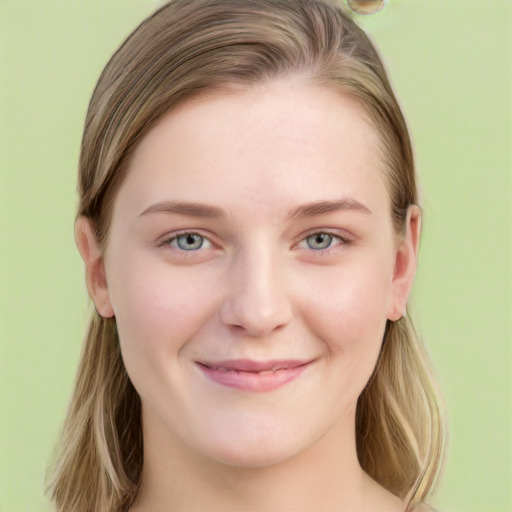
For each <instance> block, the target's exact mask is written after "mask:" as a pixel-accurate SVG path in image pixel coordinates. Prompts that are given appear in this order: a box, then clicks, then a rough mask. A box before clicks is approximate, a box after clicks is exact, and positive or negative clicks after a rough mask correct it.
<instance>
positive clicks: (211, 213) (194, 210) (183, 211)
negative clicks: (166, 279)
mask: <svg viewBox="0 0 512 512" xmlns="http://www.w3.org/2000/svg"><path fill="white" fill-rule="evenodd" d="M336 211H356V212H361V213H366V214H371V213H372V212H371V211H370V209H369V208H367V207H366V206H365V205H364V204H362V203H360V202H359V201H356V200H355V199H351V198H344V199H338V200H334V201H315V202H313V203H308V204H304V205H301V206H299V207H297V208H294V209H293V210H291V211H290V212H289V213H288V215H287V216H286V218H287V220H293V219H302V218H308V217H315V216H317V215H324V214H326V213H331V212H336ZM154 213H164V214H178V215H187V216H189V217H202V218H209V219H220V218H225V217H226V216H227V215H226V212H225V211H224V210H223V209H222V208H219V207H218V206H211V205H206V204H203V203H190V202H181V201H163V202H161V203H156V204H154V205H151V206H149V207H148V208H146V209H145V210H144V211H143V212H142V213H141V214H140V215H139V217H142V216H144V215H150V214H154Z"/></svg>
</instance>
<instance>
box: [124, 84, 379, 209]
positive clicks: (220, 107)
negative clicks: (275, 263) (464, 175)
mask: <svg viewBox="0 0 512 512" xmlns="http://www.w3.org/2000/svg"><path fill="white" fill-rule="evenodd" d="M380 155H381V151H380V147H379V141H378V137H377V135H376V133H375V131H374V129H373V128H372V127H371V126H370V125H369V124H368V122H367V121H366V119H365V116H364V113H363V111H362V109H361V107H360V106H359V105H358V104H357V102H355V101H354V100H352V99H351V98H350V97H348V96H346V95H343V94H341V93H339V92H337V91H333V90H330V89H327V88H323V87H320V86H315V85H305V84H301V83H297V82H293V81H281V82H272V83H267V84H262V85H258V86H253V87H248V88H230V89H227V90H222V91H216V92H215V93H213V94H207V95H203V96H200V97H198V98H194V99H192V100H189V101H187V102H185V103H183V104H182V105H181V106H179V107H178V108H177V109H175V110H173V111H172V112H170V113H169V114H167V115H166V116H164V118H163V119H162V120H161V121H160V122H159V123H158V124H157V125H156V126H155V127H154V128H152V129H151V130H150V131H149V133H148V134H147V135H146V136H145V138H144V139H143V140H142V141H141V143H140V144H139V146H138V147H137V149H136V151H135V154H134V157H133V159H132V162H131V165H130V169H129V171H128V176H127V178H126V180H125V183H124V184H123V185H122V186H121V189H120V191H119V194H118V195H120V196H123V195H127V194H128V193H131V196H133V197H132V199H133V200H134V201H132V203H134V204H135V203H136V207H137V208H139V209H143V208H144V207H147V203H150V202H154V201H157V200H167V199H179V200H181V201H197V200H198V199H201V197H200V196H201V195H202V196H203V199H204V200H206V199H209V200H216V199H218V200H219V201H221V202H223V203H226V202H229V201H230V200H231V203H232V204H233V205H235V203H237V201H239V200H240V199H242V200H243V199H244V198H245V199H247V200H250V201H253V202H254V201H259V202H260V204H261V206H262V207H264V206H265V207H266V208H269V209H271V210H272V209H274V210H275V208H273V207H274V206H276V205H283V206H289V207H293V206H295V203H301V202H311V201H315V200H323V199H326V198H328V197H326V196H336V197H340V196H346V195H347V194H350V195H354V194H356V195H358V196H360V197H361V198H364V197H365V196H372V195H376V194H377V195H379V196H383V197H380V200H383V201H384V202H386V201H387V192H386V190H385V185H384V175H383V174H384V173H383V170H382V169H383V165H382V163H381V156H380ZM177 195H179V197H178V198H176V197H174V196H177ZM168 196H173V197H168ZM374 199H375V198H374ZM116 202H122V198H121V197H119V198H118V199H116Z"/></svg>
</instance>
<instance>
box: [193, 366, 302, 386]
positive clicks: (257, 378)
mask: <svg viewBox="0 0 512 512" xmlns="http://www.w3.org/2000/svg"><path fill="white" fill-rule="evenodd" d="M310 363H311V361H298V360H275V361H252V360H250V359H237V360H229V361H215V362H212V363H199V362H198V363H197V364H198V366H199V368H200V369H201V371H202V372H203V373H204V374H205V375H206V376H207V377H208V378H209V379H211V380H213V381H214V382H217V383H218V384H222V385H223V386H227V387H231V388H236V389H241V390H245V391H272V390H274V389H277V388H280V387H281V386H284V385H285V384H287V383H288V382H290V381H292V380H293V379H295V378H296V377H298V376H299V375H300V374H301V373H302V372H303V371H304V370H305V369H306V367H307V366H309V364H310Z"/></svg>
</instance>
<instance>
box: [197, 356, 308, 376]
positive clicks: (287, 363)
mask: <svg viewBox="0 0 512 512" xmlns="http://www.w3.org/2000/svg"><path fill="white" fill-rule="evenodd" d="M310 362H311V361H310V360H306V361H304V360H299V359H272V360H268V361H253V360H251V359H229V360H224V361H208V362H199V364H202V365H203V366H207V367H208V368H211V369H212V370H226V371H230V370H231V371H239V372H253V373H259V372H268V371H277V370H287V369H290V368H296V367H298V366H303V365H305V364H308V363H310Z"/></svg>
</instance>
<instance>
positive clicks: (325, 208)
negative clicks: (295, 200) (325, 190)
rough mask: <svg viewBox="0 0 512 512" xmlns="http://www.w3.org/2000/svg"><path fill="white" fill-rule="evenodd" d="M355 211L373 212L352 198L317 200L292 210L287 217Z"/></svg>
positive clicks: (297, 217)
mask: <svg viewBox="0 0 512 512" xmlns="http://www.w3.org/2000/svg"><path fill="white" fill-rule="evenodd" d="M340 210H341V211H355V212H361V213H366V214H371V213H372V212H371V210H370V209H369V208H367V207H366V206H365V205H364V204H362V203H360V202H359V201H356V200H355V199H351V198H344V199H338V200H335V201H316V202H314V203H308V204H305V205H302V206H299V207H298V208H295V209H294V210H292V211H291V212H290V213H289V214H288V216H287V218H288V219H302V218H307V217H315V216H317V215H324V214H326V213H331V212H337V211H340Z"/></svg>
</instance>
